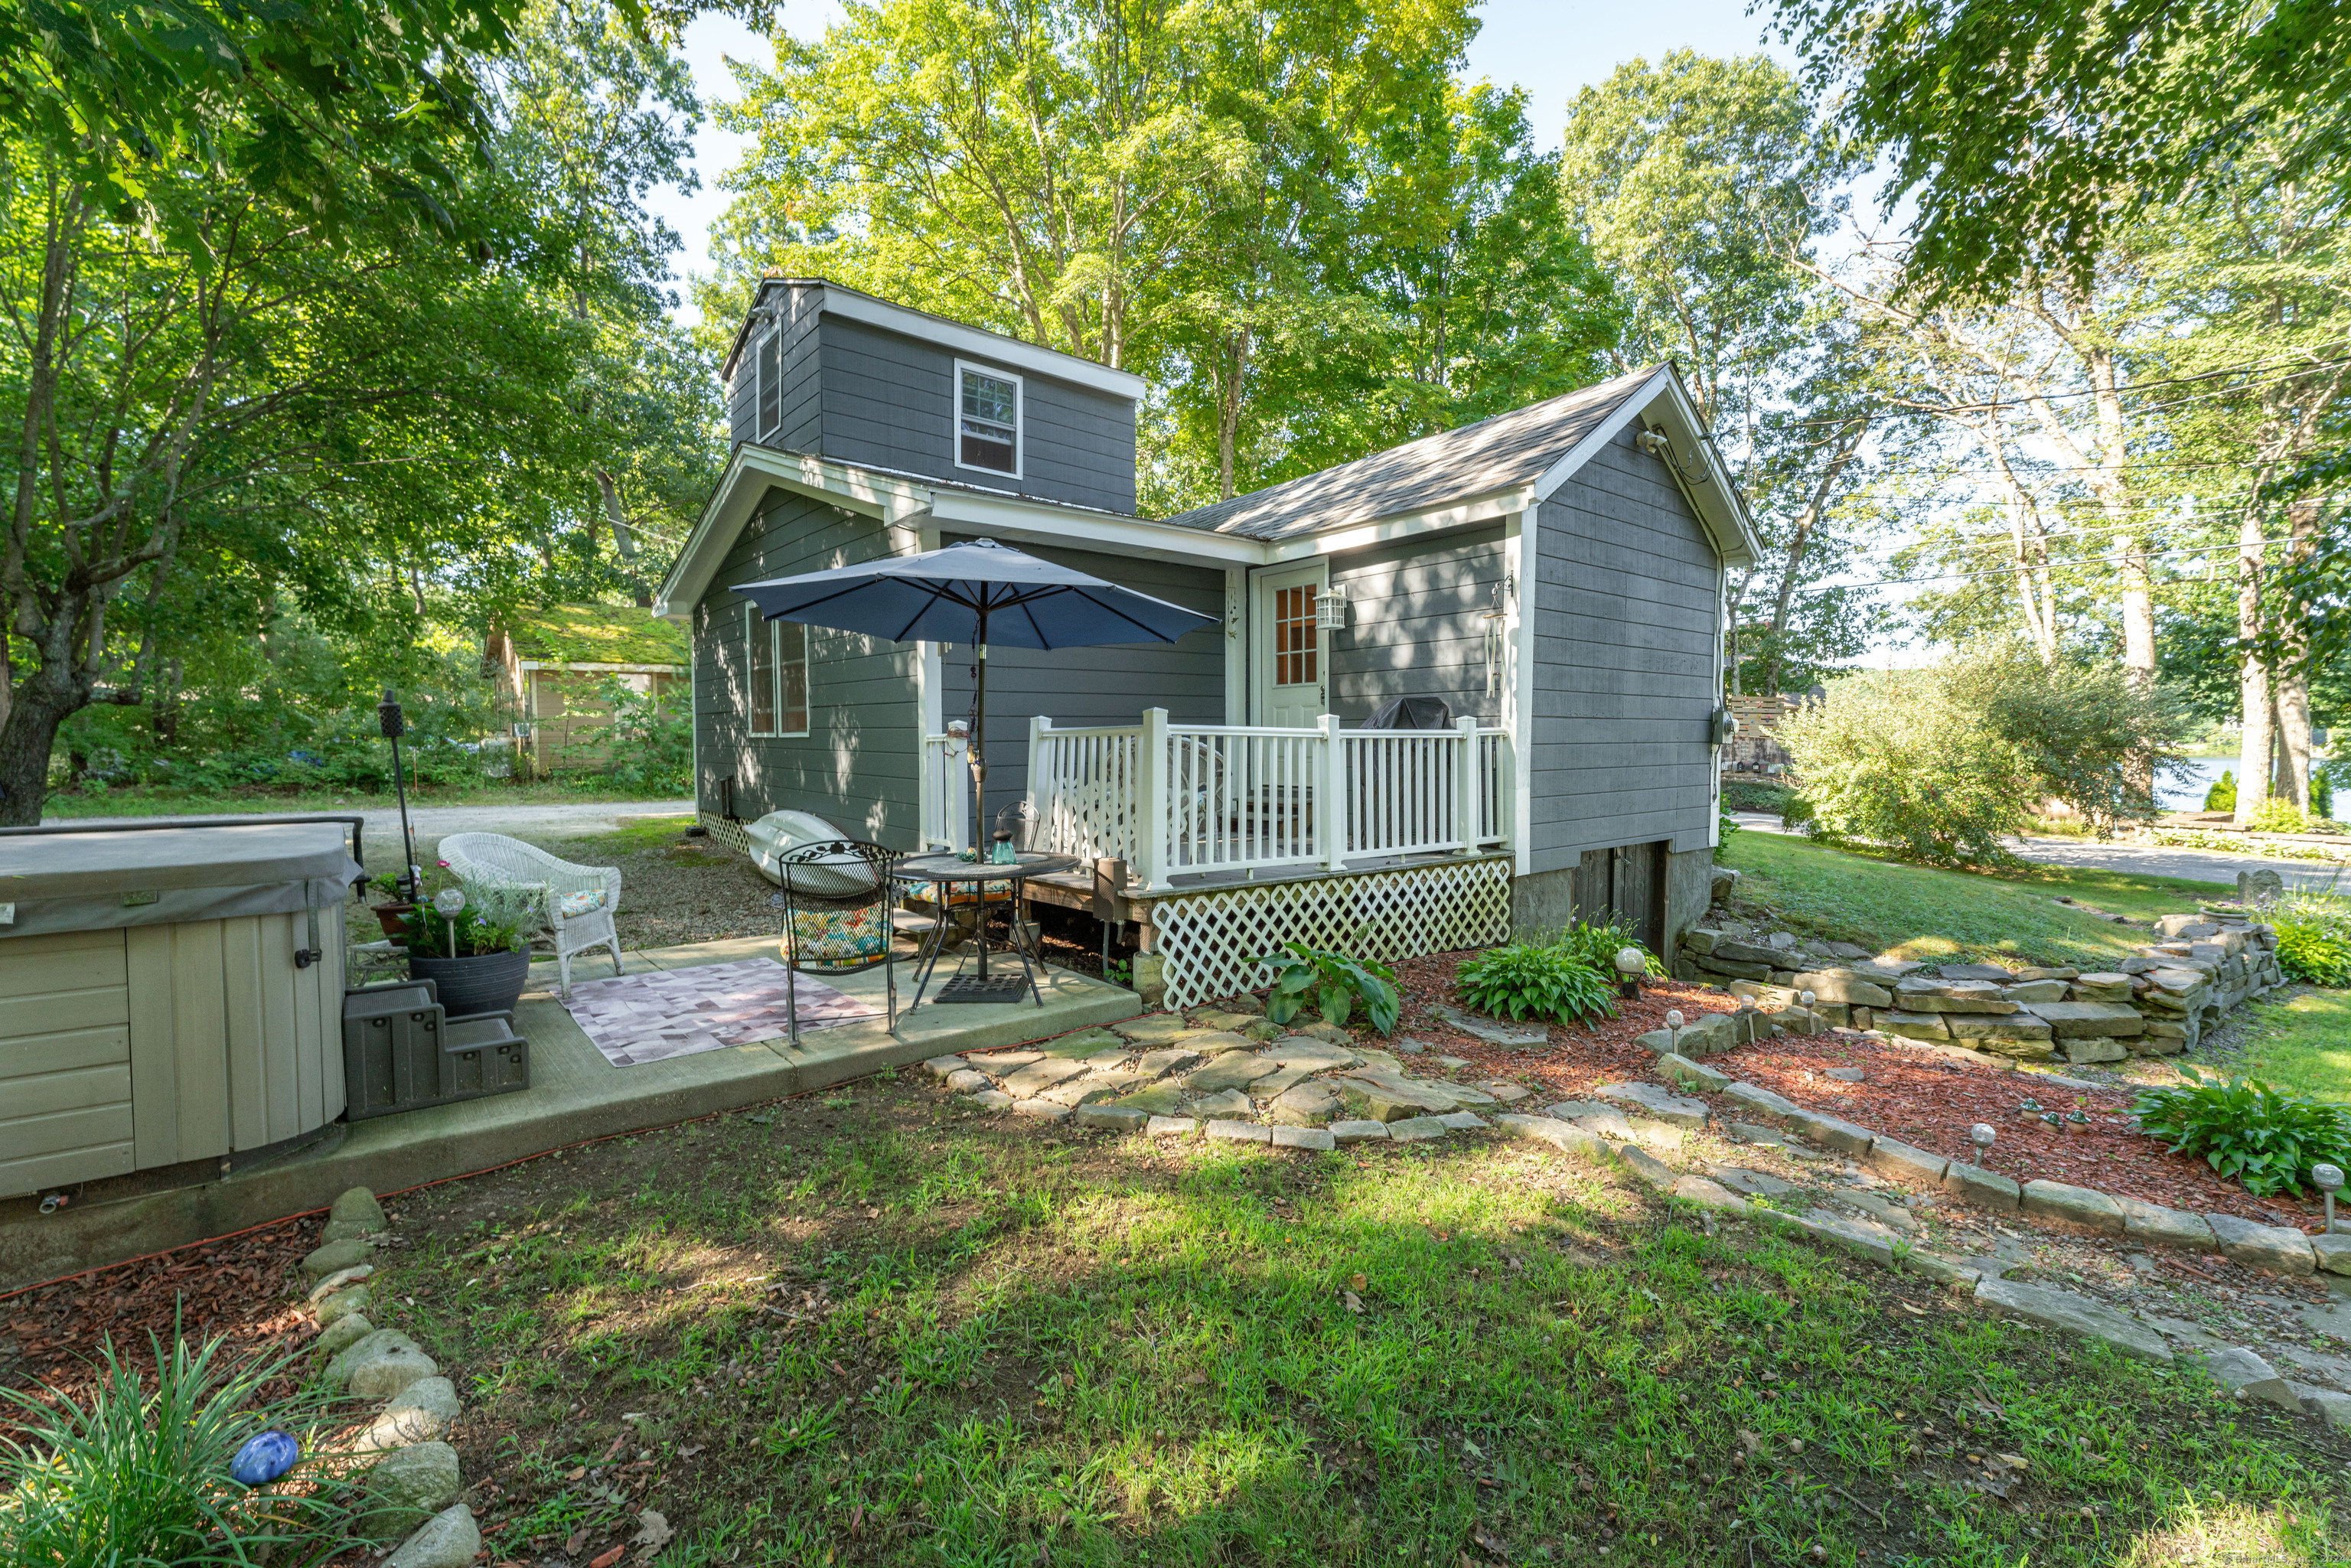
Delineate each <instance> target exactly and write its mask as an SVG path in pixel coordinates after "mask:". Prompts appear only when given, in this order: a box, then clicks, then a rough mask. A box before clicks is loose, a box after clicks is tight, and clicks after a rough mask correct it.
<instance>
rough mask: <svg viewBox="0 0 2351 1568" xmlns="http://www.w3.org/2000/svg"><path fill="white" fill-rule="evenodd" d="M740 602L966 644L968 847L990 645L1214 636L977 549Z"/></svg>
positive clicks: (925, 556) (960, 548)
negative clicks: (973, 660)
mask: <svg viewBox="0 0 2351 1568" xmlns="http://www.w3.org/2000/svg"><path fill="white" fill-rule="evenodd" d="M735 591H736V592H737V593H739V594H742V595H743V596H744V597H745V598H747V599H748V600H750V601H751V602H752V603H754V604H756V605H758V607H759V613H760V614H761V615H763V616H765V617H766V618H767V619H768V620H770V621H799V622H806V623H808V624H809V625H810V626H830V627H831V628H832V629H833V630H835V631H837V632H864V633H865V634H866V635H868V636H872V637H887V638H889V639H891V640H892V641H893V642H898V643H906V642H926V643H970V644H971V645H972V646H973V648H974V649H975V650H977V653H978V674H977V677H976V678H975V680H974V682H973V693H972V729H971V777H972V816H973V823H974V828H975V831H974V833H973V835H972V844H973V847H974V848H976V849H978V850H980V851H981V852H983V853H984V852H985V851H986V844H987V752H986V748H985V747H984V746H983V744H982V741H983V737H984V736H985V735H986V731H987V646H988V643H990V642H995V643H1000V644H1002V645H1003V646H1005V647H1008V648H1092V647H1100V646H1102V644H1104V643H1173V642H1175V640H1176V639H1177V638H1179V637H1181V636H1183V635H1184V633H1186V632H1196V631H1198V630H1199V629H1200V628H1201V627H1203V626H1213V625H1215V624H1216V623H1217V618H1216V617H1215V616H1213V615H1203V614H1201V613H1200V612H1198V611H1196V610H1186V609H1185V608H1184V607H1183V606H1182V605H1179V604H1170V603H1168V602H1167V601H1165V600H1164V599H1154V598H1153V597H1152V596H1151V595H1149V594H1147V593H1137V592H1135V591H1134V590H1133V589H1131V588H1121V587H1119V586H1118V584H1116V583H1114V582H1104V581H1103V580H1102V579H1101V578H1098V577H1092V576H1089V575H1088V574H1087V573H1085V572H1082V571H1079V570H1076V569H1074V568H1072V567H1066V566H1056V565H1054V564H1053V563H1052V562H1051V561H1049V560H1040V559H1037V558H1036V557H1035V556H1033V555H1027V554H1024V553H1023V552H1021V551H1019V550H1017V549H1010V548H1008V547H1007V546H1004V545H1000V544H998V543H997V542H996V541H995V540H994V539H975V540H973V541H972V542H971V543H969V544H960V545H949V546H947V547H946V549H935V550H925V551H924V552H923V553H922V554H920V555H905V556H892V557H890V558H888V559H883V560H874V561H867V562H865V563H864V564H862V565H861V566H843V567H835V568H834V569H833V570H831V571H812V572H809V573H807V574H805V575H803V576H800V577H778V578H771V579H769V580H767V581H765V582H738V583H737V584H736V585H735Z"/></svg>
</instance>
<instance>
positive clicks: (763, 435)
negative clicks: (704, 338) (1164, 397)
mask: <svg viewBox="0 0 2351 1568" xmlns="http://www.w3.org/2000/svg"><path fill="white" fill-rule="evenodd" d="M725 369H726V386H727V399H726V402H727V413H728V418H729V422H730V426H731V430H730V434H731V436H732V439H733V440H734V442H735V443H736V444H737V445H740V444H745V443H754V444H758V445H761V446H770V447H776V448H779V449H781V450H784V451H789V452H801V453H810V454H813V455H819V456H823V457H829V458H832V459H834V460H835V461H837V462H841V463H853V464H856V465H861V466H863V467H869V468H878V469H885V470H892V471H894V472H897V473H901V474H908V475H919V476H923V477H925V478H928V479H938V480H944V481H946V482H948V483H950V484H956V485H967V486H974V487H976V488H980V489H988V490H1000V491H1003V492H1005V493H1007V494H1009V495H1017V496H1027V497H1035V498H1037V499H1040V500H1049V501H1067V502H1071V503H1072V504H1075V505H1078V506H1082V507H1100V508H1102V509H1103V510H1105V511H1113V512H1123V513H1127V514H1129V515H1132V514H1133V513H1134V401H1135V399H1136V398H1138V397H1140V396H1142V395H1143V390H1144V381H1143V378H1142V377H1140V376H1138V375H1134V374H1133V373H1132V372H1130V371H1116V370H1113V369H1111V368H1110V367H1109V366H1107V365H1098V364H1096V363H1094V362H1093V361H1091V360H1082V359H1080V358H1078V357H1077V356H1076V355H1074V354H1064V353H1061V352H1060V351H1059V350H1053V349H1041V348H1039V347H1038V346H1037V345H1035V344H1033V343H1024V342H1022V341H1020V340H1019V339H1017V338H1008V337H1005V336H1004V335H1003V334H1001V333H998V332H989V331H986V330H983V329H979V328H977V327H967V326H965V325H964V324H963V323H961V322H959V321H950V320H948V319H946V318H945V317H942V316H934V315H932V314H930V313H929V312H928V311H925V310H913V309H909V308H906V307H905V306H903V305H893V304H892V303H890V302H889V301H888V300H886V299H878V298H874V297H873V296H872V295H871V294H862V293H860V292H858V291H857V290H856V289H853V288H844V287H841V285H840V284H837V283H828V282H825V281H824V280H822V279H821V278H800V277H770V278H768V279H766V280H764V281H763V282H762V283H761V284H760V286H759V288H758V293H757V294H756V295H755V296H754V298H753V300H752V304H751V309H750V312H749V314H748V315H747V318H746V319H745V320H744V323H743V325H742V327H741V329H739V330H738V331H737V333H736V335H735V343H734V346H733V348H732V349H731V350H729V352H728V354H727V357H726V367H725Z"/></svg>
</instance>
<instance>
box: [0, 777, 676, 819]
mask: <svg viewBox="0 0 2351 1568" xmlns="http://www.w3.org/2000/svg"><path fill="white" fill-rule="evenodd" d="M668 799H670V796H669V794H668V793H667V792H666V791H664V792H662V793H657V794H652V795H644V794H638V793H634V792H632V791H630V790H627V789H621V788H619V787H618V786H616V785H614V784H613V783H612V782H611V780H610V779H605V778H604V777H603V776H602V775H601V774H581V775H580V776H579V777H578V778H576V779H570V778H566V779H542V780H539V781H538V782H536V783H530V784H502V783H496V782H484V783H481V784H473V785H462V786H460V785H423V784H418V785H411V786H410V787H409V790H408V803H409V804H410V805H411V806H548V805H560V804H564V803H566V802H569V801H573V800H668ZM399 804H400V801H399V799H398V797H396V796H395V795H393V794H392V791H391V790H389V789H387V790H385V791H383V792H382V793H381V794H375V793H371V792H370V791H368V790H365V789H227V790H216V791H207V790H195V789H148V788H146V787H144V786H133V787H131V788H127V789H99V790H67V789H52V790H51V791H49V794H48V798H47V800H44V801H43V802H42V805H41V816H42V819H43V820H44V821H61V820H70V819H73V818H78V817H173V816H192V817H218V816H230V815H237V814H242V813H246V812H269V811H286V812H295V811H383V810H393V809H394V808H396V807H397V806H398V805H399Z"/></svg>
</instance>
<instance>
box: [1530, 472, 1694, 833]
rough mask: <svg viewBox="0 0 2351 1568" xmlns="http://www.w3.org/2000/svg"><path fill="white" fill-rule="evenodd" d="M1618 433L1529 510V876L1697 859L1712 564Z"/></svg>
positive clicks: (1686, 512)
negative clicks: (1654, 847)
mask: <svg viewBox="0 0 2351 1568" xmlns="http://www.w3.org/2000/svg"><path fill="white" fill-rule="evenodd" d="M1634 434H1635V433H1634V432H1633V431H1630V430H1627V431H1626V432H1625V433H1624V434H1622V435H1619V436H1618V437H1617V438H1616V439H1615V440H1614V441H1613V442H1611V443H1610V444H1608V445H1607V446H1606V447H1604V448H1603V449H1602V450H1601V451H1600V452H1598V453H1597V454H1595V455H1593V459H1592V460H1591V462H1589V463H1587V464H1586V465H1584V466H1583V468H1582V469H1581V470H1580V471H1578V473H1577V474H1576V476H1574V477H1573V479H1571V480H1570V481H1569V482H1568V483H1567V484H1566V485H1564V486H1561V488H1560V489H1559V490H1558V491H1557V492H1556V493H1554V494H1553V495H1552V498H1551V499H1550V500H1548V501H1545V502H1544V503H1542V505H1541V506H1540V507H1537V508H1536V510H1535V516H1534V527H1533V529H1532V539H1533V548H1532V550H1531V562H1532V566H1531V576H1532V578H1533V584H1532V595H1531V597H1532V601H1533V602H1532V612H1533V615H1534V632H1535V636H1534V679H1533V715H1532V722H1531V734H1530V735H1529V736H1527V737H1525V739H1524V742H1523V744H1525V745H1526V746H1527V747H1528V748H1529V756H1528V765H1529V768H1530V772H1531V795H1532V799H1531V801H1530V802H1529V811H1530V815H1531V819H1532V833H1531V839H1532V842H1531V845H1530V850H1531V861H1532V869H1533V870H1535V871H1537V872H1544V871H1553V870H1560V869H1564V868H1568V867H1573V866H1575V865H1577V864H1579V863H1580V862H1581V859H1582V856H1583V852H1584V851H1586V850H1590V849H1602V848H1611V847H1614V846H1616V845H1619V844H1636V843H1649V842H1655V841H1660V840H1667V841H1672V843H1673V844H1674V846H1675V847H1676V848H1677V849H1688V848H1691V847H1694V846H1696V845H1700V844H1704V843H1705V842H1706V841H1707V838H1708V834H1709V833H1710V831H1712V827H1713V823H1712V821H1711V817H1712V805H1713V754H1712V751H1711V748H1710V746H1709V739H1710V732H1709V726H1710V721H1711V718H1712V716H1713V712H1714V709H1715V707H1716V706H1717V704H1718V703H1719V700H1720V698H1719V692H1720V689H1721V686H1720V675H1719V671H1718V670H1717V668H1716V664H1715V659H1716V654H1715V640H1714V639H1715V622H1716V617H1717V614H1718V608H1717V607H1718V603H1719V591H1718V575H1717V574H1718V570H1719V558H1718V557H1717V555H1716V552H1715V549H1714V545H1713V541H1712V540H1711V539H1710V538H1708V536H1707V533H1706V530H1705V529H1704V528H1703V527H1702V526H1701V525H1700V524H1699V522H1698V517H1697V515H1696V514H1695V513H1693V512H1692V511H1691V510H1690V507H1689V503H1688V501H1687V499H1686V498H1685V497H1683V495H1682V493H1681V491H1680V489H1679V488H1678V487H1677V486H1676V485H1675V484H1674V481H1673V477H1672V476H1671V475H1670V474H1669V473H1668V472H1667V468H1666V465H1665V463H1664V462H1663V460H1661V459H1659V458H1656V457H1653V456H1650V455H1647V454H1646V453H1643V452H1642V451H1640V450H1639V448H1637V447H1636V446H1635V445H1634V444H1633V439H1634Z"/></svg>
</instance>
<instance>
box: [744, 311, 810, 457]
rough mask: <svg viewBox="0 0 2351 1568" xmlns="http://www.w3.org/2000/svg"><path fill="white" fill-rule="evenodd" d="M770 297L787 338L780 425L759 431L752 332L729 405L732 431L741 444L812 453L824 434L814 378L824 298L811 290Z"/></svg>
mask: <svg viewBox="0 0 2351 1568" xmlns="http://www.w3.org/2000/svg"><path fill="white" fill-rule="evenodd" d="M766 298H767V301H768V308H771V309H773V310H774V311H776V312H777V315H778V318H779V319H780V323H781V326H782V329H783V334H784V340H783V343H782V346H781V352H780V354H779V355H778V364H779V369H778V372H777V376H778V382H779V383H780V387H779V391H778V395H777V398H776V405H777V413H778V423H777V425H776V428H775V429H773V430H771V431H768V432H765V433H762V432H761V431H760V430H759V428H758V412H759V410H758V397H757V388H758V379H759V368H758V366H759V338H758V334H757V333H754V334H753V335H752V336H751V337H750V338H748V339H747V340H746V341H745V343H744V346H743V356H742V358H741V359H740V360H739V361H737V363H736V366H735V387H734V393H733V395H732V397H730V398H729V399H728V402H727V419H728V430H729V433H730V434H731V436H732V438H733V439H734V440H735V441H737V442H744V441H758V442H761V443H763V444H766V445H769V446H781V447H786V448H789V450H791V451H794V452H813V451H815V450H816V445H817V442H818V440H819V439H820V435H821V434H822V420H821V414H822V412H823V404H822V400H821V397H820V382H819V381H818V379H817V375H816V351H817V342H818V336H817V322H818V319H819V317H820V311H819V309H818V304H819V301H820V298H821V294H820V291H819V290H816V289H812V288H791V289H783V288H771V289H768V290H767V293H766Z"/></svg>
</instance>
